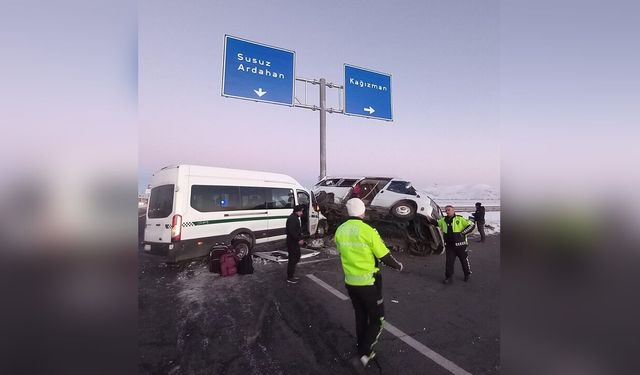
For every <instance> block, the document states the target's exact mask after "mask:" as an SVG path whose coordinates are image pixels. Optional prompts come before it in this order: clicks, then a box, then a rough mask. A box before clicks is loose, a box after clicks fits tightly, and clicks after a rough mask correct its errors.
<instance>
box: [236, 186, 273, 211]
mask: <svg viewBox="0 0 640 375" xmlns="http://www.w3.org/2000/svg"><path fill="white" fill-rule="evenodd" d="M267 190H268V189H265V188H262V187H241V188H240V199H241V200H242V209H243V210H264V209H265V208H267V199H266V193H267Z"/></svg>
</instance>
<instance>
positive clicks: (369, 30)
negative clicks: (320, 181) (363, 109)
mask: <svg viewBox="0 0 640 375" xmlns="http://www.w3.org/2000/svg"><path fill="white" fill-rule="evenodd" d="M499 16H500V9H499V7H498V2H497V1H471V0H469V1H393V2H392V1H323V2H300V1H283V0H280V1H269V2H264V1H261V2H258V1H242V2H238V1H193V0H183V1H153V2H151V1H143V2H140V7H139V24H138V28H139V44H138V48H139V61H138V64H139V77H138V82H139V91H138V92H139V107H138V110H139V112H138V113H139V136H140V138H139V145H140V147H139V188H142V187H143V186H145V185H146V183H147V182H148V179H149V177H150V176H151V174H152V173H153V172H154V171H156V170H158V169H160V168H162V167H163V166H166V165H170V164H178V163H188V164H201V165H208V166H218V167H228V168H241V169H254V170H261V171H272V172H279V173H285V174H288V175H291V176H292V177H294V178H296V179H297V180H298V181H300V182H301V183H302V184H303V185H307V186H308V185H310V184H313V183H314V182H315V181H316V179H317V177H318V175H319V113H318V112H314V111H311V110H308V109H303V108H291V107H286V106H280V105H274V104H266V103H256V102H251V101H245V100H239V99H232V98H226V97H223V96H221V84H222V82H221V81H222V79H221V77H222V60H223V47H224V46H223V41H224V35H225V34H229V35H232V36H237V37H240V38H244V39H249V40H252V41H256V42H260V43H265V44H269V45H273V46H278V47H282V48H285V49H289V50H293V51H295V52H296V76H298V77H305V78H321V77H324V78H326V79H327V81H329V82H334V83H339V84H342V81H343V76H342V70H343V64H344V63H348V64H353V65H356V66H361V67H365V68H369V69H372V70H376V71H380V72H385V73H389V74H391V75H392V88H391V89H392V98H393V115H394V121H393V122H385V121H378V120H371V119H364V118H358V117H351V116H344V115H341V114H328V115H327V172H328V174H329V175H338V174H350V175H353V174H371V175H393V176H401V177H405V178H408V179H410V180H411V181H413V182H414V184H415V185H418V186H419V185H427V184H432V183H439V184H445V185H453V184H489V185H492V186H495V187H497V186H498V185H499V182H500V180H499V179H500V140H499V125H498V121H499V113H498V111H499V107H498V101H499V78H500V77H499V59H500V53H499V52H500V51H499V38H498V33H499V26H500V25H499ZM297 89H303V87H302V86H297ZM308 90H309V91H308V93H309V98H310V100H317V94H315V93H316V92H317V90H318V88H317V86H313V87H309V88H308ZM328 91H329V93H328V99H329V101H328V105H329V106H333V107H337V106H338V100H337V91H336V90H335V89H334V90H331V89H329V90H328ZM302 92H303V91H302V90H298V93H297V96H299V97H300V96H301V94H302ZM312 94H313V95H312ZM312 104H317V103H312Z"/></svg>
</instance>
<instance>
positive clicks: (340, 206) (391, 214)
mask: <svg viewBox="0 0 640 375" xmlns="http://www.w3.org/2000/svg"><path fill="white" fill-rule="evenodd" d="M311 191H312V192H313V193H314V195H315V197H316V201H317V203H318V204H319V205H320V207H321V210H322V212H323V214H324V215H325V216H326V217H327V219H328V220H329V221H330V222H331V221H333V222H339V221H340V220H342V219H344V218H345V217H346V215H347V213H346V208H345V204H346V202H347V200H349V199H350V198H354V197H357V198H360V199H362V201H363V202H364V204H365V206H366V207H367V212H366V219H367V220H370V221H380V222H396V223H398V224H400V225H398V227H400V228H406V230H407V233H406V234H407V237H408V238H410V239H412V241H414V243H417V247H418V249H417V250H416V249H414V250H413V251H412V252H414V253H417V254H425V253H430V252H435V253H441V252H442V249H443V246H442V245H443V244H442V233H441V232H440V229H439V228H438V226H437V220H438V219H439V218H441V217H442V211H441V209H440V207H439V206H438V205H437V204H436V203H435V202H434V201H433V200H432V199H431V198H430V197H428V196H426V195H422V194H419V193H418V192H417V191H416V189H415V188H414V187H413V186H412V185H411V182H409V181H407V180H405V179H399V178H393V177H362V176H359V177H344V176H340V177H336V176H333V177H326V178H324V179H322V180H321V181H320V182H318V183H317V184H315V186H314V187H313V188H312V189H311ZM429 249H431V250H429Z"/></svg>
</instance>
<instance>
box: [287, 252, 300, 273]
mask: <svg viewBox="0 0 640 375" xmlns="http://www.w3.org/2000/svg"><path fill="white" fill-rule="evenodd" d="M287 251H288V252H289V260H288V262H287V278H288V279H290V278H292V277H293V276H294V275H295V273H296V264H298V262H299V261H300V246H293V245H290V244H287Z"/></svg>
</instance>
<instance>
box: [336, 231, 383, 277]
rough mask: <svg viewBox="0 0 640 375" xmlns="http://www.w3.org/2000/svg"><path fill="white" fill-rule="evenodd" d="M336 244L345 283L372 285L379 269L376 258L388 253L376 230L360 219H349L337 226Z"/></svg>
mask: <svg viewBox="0 0 640 375" xmlns="http://www.w3.org/2000/svg"><path fill="white" fill-rule="evenodd" d="M335 240H336V245H337V248H338V252H339V253H340V260H341V261H342V269H343V271H344V282H345V283H346V284H347V285H353V286H363V285H373V283H374V281H375V279H374V274H375V273H376V272H378V271H380V269H379V268H378V267H377V263H378V262H377V259H376V258H378V259H380V258H382V257H383V256H385V255H387V254H389V249H387V246H385V244H384V242H383V241H382V238H380V235H379V234H378V231H377V230H375V229H374V228H372V227H371V226H370V225H368V224H366V223H365V222H363V221H362V220H360V219H353V218H352V219H349V220H347V221H346V222H345V223H343V224H342V225H340V226H339V227H338V229H337V230H336V235H335Z"/></svg>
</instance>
